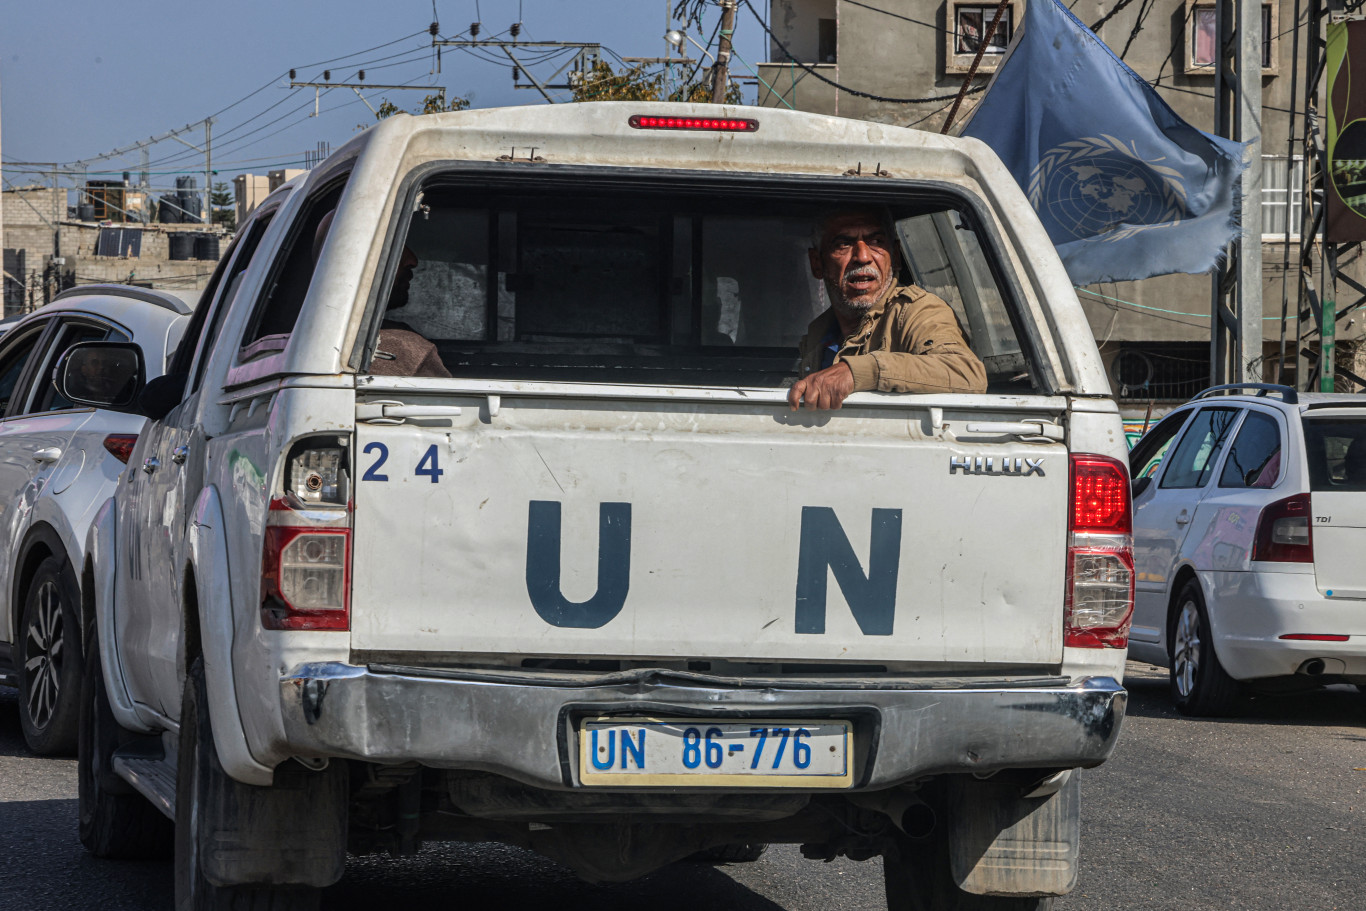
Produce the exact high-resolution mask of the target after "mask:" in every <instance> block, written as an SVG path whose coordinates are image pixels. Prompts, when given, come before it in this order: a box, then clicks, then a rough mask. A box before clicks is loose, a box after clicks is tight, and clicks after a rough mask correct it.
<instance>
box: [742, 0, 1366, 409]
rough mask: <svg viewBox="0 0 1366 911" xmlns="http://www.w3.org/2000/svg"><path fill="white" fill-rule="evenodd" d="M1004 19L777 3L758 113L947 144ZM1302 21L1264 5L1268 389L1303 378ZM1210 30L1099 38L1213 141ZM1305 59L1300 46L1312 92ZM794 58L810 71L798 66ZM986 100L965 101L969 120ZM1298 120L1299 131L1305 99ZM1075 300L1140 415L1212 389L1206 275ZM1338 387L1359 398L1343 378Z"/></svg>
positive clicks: (1160, 27) (1283, 7) (1147, 28)
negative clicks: (1299, 357) (952, 120)
mask: <svg viewBox="0 0 1366 911" xmlns="http://www.w3.org/2000/svg"><path fill="white" fill-rule="evenodd" d="M1024 4H1025V0H1010V3H1009V4H1008V5H1007V7H1006V12H1005V15H1004V16H1003V18H1002V24H1001V27H999V32H998V34H997V35H996V36H995V37H994V38H993V41H992V43H991V46H990V47H988V49H987V52H986V53H985V54H984V56H983V59H982V65H981V66H980V67H979V70H978V72H979V73H982V72H986V73H990V72H992V71H994V70H995V68H996V64H997V61H999V60H1000V59H1001V57H1002V53H1003V52H1004V50H1005V47H1006V45H1007V44H1008V42H1009V39H1010V36H1011V34H1012V33H1013V31H1014V28H1015V27H1016V25H1017V24H1018V23H1019V22H1020V21H1021V20H1022V18H1023V15H1024ZM996 6H997V4H996V3H995V2H969V0H858V2H855V0H771V2H770V4H769V27H770V29H771V31H772V38H771V39H770V42H769V45H770V50H769V61H770V62H768V63H764V64H762V65H761V66H760V68H759V74H760V77H761V78H762V80H763V84H761V85H760V87H759V103H760V104H761V105H765V106H769V107H787V106H791V107H794V108H796V109H798V110H808V111H816V112H820V113H828V114H838V115H840V116H843V117H856V118H861V119H864V120H871V121H875V122H878V123H886V124H894V125H897V126H904V127H911V128H915V129H923V130H930V131H933V132H938V131H939V130H940V128H941V127H942V125H943V122H944V119H945V117H946V116H947V114H948V110H949V107H950V105H951V104H952V100H953V95H954V94H955V93H956V92H957V91H958V89H959V87H960V86H961V85H962V83H963V78H964V75H965V74H966V73H967V70H968V67H969V66H970V65H971V63H972V59H973V56H974V54H975V51H976V49H977V40H978V36H980V35H981V34H982V33H983V32H984V28H983V25H984V23H988V22H990V21H991V17H992V16H993V15H994V14H995V11H996ZM1115 6H1116V0H1078V2H1076V3H1075V4H1071V7H1072V12H1073V13H1074V14H1075V15H1076V16H1077V17H1078V18H1079V19H1081V21H1082V22H1085V23H1087V24H1088V25H1090V24H1094V23H1096V22H1099V21H1100V20H1101V18H1102V17H1104V16H1105V15H1106V14H1107V13H1109V12H1110V11H1111V10H1112V9H1114V8H1115ZM1293 15H1294V3H1293V0H1277V2H1267V3H1266V4H1264V6H1263V31H1264V33H1265V35H1266V41H1265V42H1264V45H1265V52H1264V56H1263V69H1262V93H1263V95H1262V102H1263V118H1262V127H1263V148H1262V150H1263V153H1264V157H1263V160H1262V162H1261V167H1262V175H1263V184H1264V187H1265V190H1264V195H1263V199H1262V203H1261V208H1262V224H1263V244H1262V263H1263V268H1262V283H1263V284H1262V294H1263V315H1264V316H1265V317H1275V319H1264V320H1263V323H1262V325H1263V338H1264V342H1265V344H1264V348H1263V357H1264V360H1263V363H1262V368H1263V369H1262V375H1263V377H1264V378H1265V379H1266V380H1268V381H1275V380H1277V379H1278V378H1283V379H1285V380H1286V381H1288V382H1293V371H1294V366H1295V364H1294V327H1295V309H1296V306H1297V304H1296V295H1297V282H1298V278H1297V275H1298V273H1297V264H1296V258H1297V256H1298V241H1299V237H1298V233H1299V223H1300V220H1299V212H1300V197H1301V189H1300V185H1301V181H1302V179H1303V171H1302V167H1303V165H1302V161H1301V160H1300V155H1301V152H1302V148H1300V147H1297V148H1296V149H1294V150H1293V153H1292V150H1290V149H1289V148H1288V145H1287V142H1288V138H1289V136H1290V135H1291V132H1292V130H1293V132H1294V133H1295V134H1296V135H1299V134H1301V133H1302V132H1303V131H1302V128H1301V125H1299V124H1292V123H1291V118H1290V110H1291V108H1292V103H1291V102H1292V99H1291V96H1290V90H1291V86H1290V83H1291V78H1290V71H1291V60H1292V57H1291V39H1292V32H1291V27H1292V26H1293ZM1213 17H1214V4H1213V2H1212V0H1210V2H1205V0H1155V2H1154V3H1151V4H1143V3H1132V4H1129V5H1127V6H1125V7H1124V8H1123V9H1122V10H1120V12H1119V13H1118V14H1116V15H1115V16H1113V18H1110V19H1109V20H1108V21H1107V22H1105V23H1104V25H1103V26H1102V27H1101V29H1100V31H1099V35H1100V37H1101V38H1102V39H1103V40H1104V41H1105V42H1106V43H1107V44H1108V45H1109V46H1110V47H1111V48H1112V49H1113V50H1114V51H1115V53H1117V54H1121V56H1123V58H1124V60H1125V62H1126V63H1128V64H1129V66H1130V67H1132V68H1133V69H1134V70H1135V71H1136V72H1137V73H1138V74H1139V75H1140V76H1142V77H1143V78H1144V79H1146V80H1148V81H1149V82H1156V83H1157V86H1158V91H1159V93H1160V94H1161V96H1162V98H1163V99H1164V100H1165V101H1166V102H1167V103H1168V104H1170V105H1171V106H1172V108H1174V109H1175V110H1176V112H1177V113H1178V114H1180V115H1181V117H1183V118H1184V119H1185V120H1187V121H1188V122H1189V123H1191V124H1192V125H1194V126H1196V127H1199V128H1200V129H1204V130H1208V131H1211V132H1212V131H1213V130H1214V101H1213V90H1214V72H1213V70H1214V67H1213V56H1212V55H1213V26H1214V18H1213ZM738 27H740V28H745V27H753V28H757V27H758V25H757V23H755V22H754V21H753V20H752V19H750V20H749V21H748V22H746V21H745V20H744V19H740V20H738ZM780 42H781V45H782V46H783V47H786V49H787V50H786V52H784V50H783V47H780V46H779V43H780ZM1301 43H1302V44H1303V33H1302V36H1301ZM789 54H790V56H789ZM1305 57H1306V51H1305V48H1304V47H1303V46H1301V48H1300V54H1299V66H1300V71H1301V72H1300V76H1299V85H1300V86H1301V87H1302V86H1303V85H1304V80H1305V77H1304V67H1305ZM793 58H795V60H796V61H799V62H800V63H801V64H805V66H798V65H797V64H796V63H794V62H793ZM821 76H823V77H825V78H826V79H829V80H830V81H831V82H835V83H838V84H839V85H840V86H843V87H844V88H847V89H852V90H855V91H861V92H864V93H867V94H872V95H880V96H885V97H895V98H922V99H929V100H925V101H923V102H919V103H912V104H906V103H888V102H881V101H873V100H870V99H867V98H862V97H859V96H857V95H855V94H851V93H850V92H848V91H842V90H840V89H838V88H836V87H834V86H832V85H830V84H829V83H826V82H823V81H821V79H820V78H819V77H821ZM978 81H979V82H982V81H984V80H978ZM1301 91H1302V88H1301ZM980 97H981V95H980V94H976V95H969V96H968V100H967V101H966V102H965V103H964V107H963V109H962V110H960V112H959V115H958V116H959V121H961V120H962V118H963V117H964V116H965V115H966V114H967V113H969V112H970V111H971V108H972V105H973V104H975V102H976V100H977V99H978V98H980ZM1297 107H1298V109H1299V110H1300V111H1301V115H1300V117H1301V118H1302V116H1303V114H1302V112H1303V107H1304V105H1303V101H1302V100H1301V101H1300V103H1299V104H1298V105H1297ZM1320 110H1321V111H1322V110H1323V108H1322V106H1321V107H1320ZM870 164H874V163H873V162H864V165H865V167H866V166H868V165H870ZM852 166H853V163H852V162H851V167H852ZM1287 219H1288V223H1289V225H1290V231H1291V235H1290V239H1291V244H1290V246H1289V254H1290V255H1289V263H1290V270H1291V271H1290V282H1289V286H1288V288H1287V287H1286V284H1285V282H1284V281H1283V277H1284V275H1285V274H1286V270H1285V262H1286V249H1287V245H1286V242H1285V241H1286V234H1285V230H1286V225H1287ZM1340 267H1341V269H1342V271H1343V272H1344V273H1345V274H1347V275H1348V276H1350V277H1352V278H1355V279H1356V280H1358V281H1362V280H1363V279H1366V268H1363V263H1362V262H1361V260H1360V258H1359V257H1356V258H1353V259H1352V260H1351V261H1349V262H1342V263H1340ZM1317 281H1318V279H1317V277H1316V282H1317ZM1319 287H1322V284H1321V282H1319ZM1343 292H1344V296H1345V295H1346V293H1347V292H1348V289H1346V288H1343ZM1078 296H1079V297H1080V298H1081V300H1082V303H1083V305H1084V307H1085V309H1086V312H1087V315H1088V317H1089V318H1090V321H1091V326H1092V329H1093V331H1094V332H1095V334H1096V339H1097V341H1098V342H1100V343H1101V352H1102V354H1103V355H1104V356H1105V358H1106V361H1107V363H1108V365H1109V367H1110V371H1111V377H1112V379H1113V380H1114V383H1115V390H1116V392H1117V393H1118V394H1119V395H1120V396H1121V398H1123V399H1127V400H1129V401H1131V402H1134V403H1137V402H1147V401H1150V400H1158V401H1162V400H1167V401H1173V400H1184V399H1185V398H1187V397H1188V396H1189V395H1190V394H1191V393H1193V392H1195V391H1197V390H1198V389H1200V388H1202V387H1203V386H1204V385H1206V384H1207V382H1208V377H1209V338H1210V319H1209V313H1210V297H1211V292H1210V279H1209V277H1208V276H1205V275H1167V276H1159V277H1156V278H1151V279H1146V280H1144V281H1140V282H1116V283H1107V284H1103V285H1094V286H1091V287H1089V288H1086V289H1082V290H1081V291H1079V293H1078ZM1353 297H1355V295H1353ZM1283 298H1284V299H1285V300H1287V301H1288V312H1289V318H1288V333H1287V334H1288V337H1289V342H1288V345H1287V362H1288V369H1289V371H1290V372H1291V375H1288V376H1287V375H1284V374H1282V373H1281V372H1280V369H1279V363H1278V360H1279V359H1278V355H1279V348H1280V335H1281V325H1280V319H1279V317H1280V315H1281V310H1282V300H1283ZM1363 329H1366V311H1364V312H1363V313H1362V314H1361V315H1360V316H1357V317H1349V318H1348V319H1346V320H1343V321H1342V322H1340V323H1338V328H1337V332H1338V344H1339V350H1338V358H1339V362H1340V363H1343V364H1344V365H1345V366H1347V367H1348V368H1349V369H1351V370H1353V372H1355V373H1357V374H1358V375H1366V374H1363V373H1362V371H1363V370H1364V369H1366V366H1363V365H1362V364H1361V363H1360V360H1361V358H1360V357H1359V356H1358V355H1356V354H1355V351H1356V350H1363V351H1366V345H1357V344H1354V343H1355V342H1356V341H1358V340H1360V339H1361V338H1362V335H1363ZM1354 358H1356V360H1354ZM1337 388H1338V389H1339V390H1343V389H1350V388H1352V386H1351V385H1350V384H1349V383H1347V382H1346V381H1345V378H1342V377H1341V376H1340V377H1339V385H1338V387H1337Z"/></svg>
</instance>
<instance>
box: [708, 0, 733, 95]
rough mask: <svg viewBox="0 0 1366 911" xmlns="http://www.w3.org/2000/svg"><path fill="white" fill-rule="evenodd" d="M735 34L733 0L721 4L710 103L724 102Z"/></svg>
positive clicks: (726, 0)
mask: <svg viewBox="0 0 1366 911" xmlns="http://www.w3.org/2000/svg"><path fill="white" fill-rule="evenodd" d="M734 34H735V0H724V2H723V3H722V4H721V43H720V44H719V45H718V46H717V49H716V66H715V67H714V68H713V69H712V71H711V72H712V82H711V103H712V104H725V102H726V86H727V84H728V82H729V81H730V42H731V37H732V36H733V35H734Z"/></svg>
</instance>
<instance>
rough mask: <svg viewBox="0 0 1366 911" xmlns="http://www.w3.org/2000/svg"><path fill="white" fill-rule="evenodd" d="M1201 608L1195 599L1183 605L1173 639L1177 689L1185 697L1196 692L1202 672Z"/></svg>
mask: <svg viewBox="0 0 1366 911" xmlns="http://www.w3.org/2000/svg"><path fill="white" fill-rule="evenodd" d="M1200 635H1201V630H1200V608H1199V606H1198V605H1197V604H1196V603H1195V601H1193V600H1187V601H1186V602H1185V603H1184V604H1182V605H1181V614H1180V616H1178V617H1177V619H1176V635H1175V636H1174V637H1173V641H1172V672H1173V677H1174V679H1175V681H1176V691H1177V692H1178V693H1179V694H1180V695H1181V697H1182V698H1183V699H1189V698H1190V697H1191V694H1192V693H1194V692H1195V684H1196V680H1197V679H1198V678H1199V674H1200V644H1201V643H1200Z"/></svg>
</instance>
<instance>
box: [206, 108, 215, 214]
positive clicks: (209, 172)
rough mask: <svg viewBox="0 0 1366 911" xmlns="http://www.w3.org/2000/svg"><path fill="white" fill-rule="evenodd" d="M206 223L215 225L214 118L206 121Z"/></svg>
mask: <svg viewBox="0 0 1366 911" xmlns="http://www.w3.org/2000/svg"><path fill="white" fill-rule="evenodd" d="M204 224H205V225H207V226H208V227H210V228H212V227H213V118H212V117H210V118H209V119H207V120H205V121H204Z"/></svg>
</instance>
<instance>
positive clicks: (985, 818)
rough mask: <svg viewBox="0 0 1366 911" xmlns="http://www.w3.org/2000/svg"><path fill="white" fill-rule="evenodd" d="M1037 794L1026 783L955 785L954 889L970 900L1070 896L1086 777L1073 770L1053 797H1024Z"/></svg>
mask: <svg viewBox="0 0 1366 911" xmlns="http://www.w3.org/2000/svg"><path fill="white" fill-rule="evenodd" d="M1029 787H1030V786H1025V787H1022V786H1021V784H1020V781H1019V779H1015V780H1013V781H1012V780H1002V781H998V780H996V779H991V780H988V781H978V780H977V779H975V778H971V777H968V776H957V775H956V776H953V778H952V779H951V780H950V783H949V789H948V825H949V858H950V864H951V869H952V873H953V879H954V882H956V883H957V884H958V887H959V888H960V889H962V890H963V891H964V892H971V893H973V894H976V895H1000V896H1009V895H1014V896H1030V895H1034V896H1048V895H1066V894H1067V893H1068V892H1070V891H1072V887H1073V886H1074V885H1076V882H1077V869H1078V860H1079V854H1080V844H1081V790H1080V781H1079V776H1078V774H1077V772H1076V770H1072V772H1071V774H1068V775H1066V780H1065V781H1063V782H1062V784H1061V787H1059V788H1058V789H1057V791H1056V792H1055V793H1052V794H1047V795H1046V796H1028V797H1027V796H1024V795H1025V794H1027V793H1030V791H1029ZM1044 790H1047V789H1044ZM1034 793H1038V792H1037V791H1035V792H1034Z"/></svg>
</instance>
